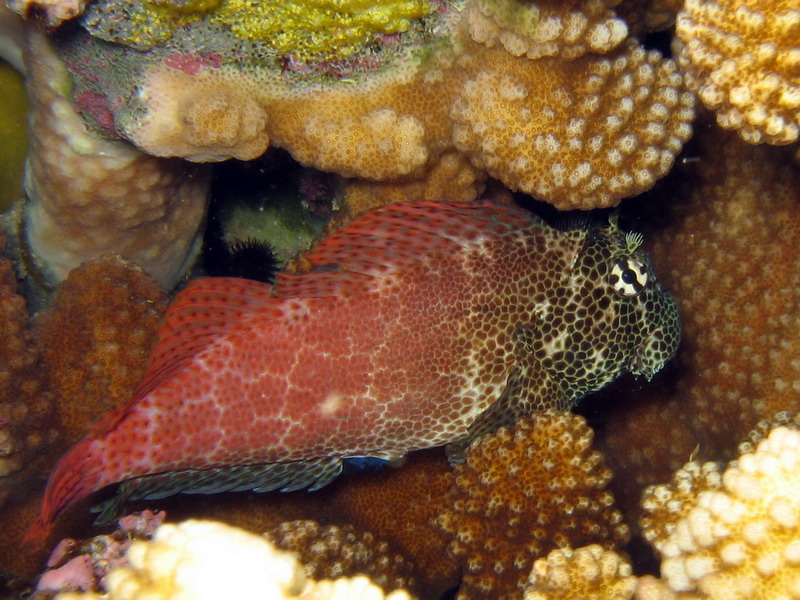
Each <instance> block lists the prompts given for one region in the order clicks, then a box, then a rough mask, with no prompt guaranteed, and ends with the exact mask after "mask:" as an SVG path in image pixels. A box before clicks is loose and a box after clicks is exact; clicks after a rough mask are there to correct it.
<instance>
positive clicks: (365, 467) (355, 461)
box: [344, 456, 389, 473]
mask: <svg viewBox="0 0 800 600" xmlns="http://www.w3.org/2000/svg"><path fill="white" fill-rule="evenodd" d="M388 464H389V461H388V460H387V459H385V458H378V457H377V456H353V457H350V458H345V459H344V468H345V473H359V472H362V471H367V472H370V473H375V472H377V471H380V470H382V469H383V468H384V467H385V466H386V465H388Z"/></svg>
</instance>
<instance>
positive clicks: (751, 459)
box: [659, 427, 800, 600]
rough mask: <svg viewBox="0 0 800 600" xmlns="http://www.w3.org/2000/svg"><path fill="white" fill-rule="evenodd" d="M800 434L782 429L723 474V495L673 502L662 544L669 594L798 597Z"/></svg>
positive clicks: (729, 599) (699, 492)
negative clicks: (677, 508)
mask: <svg viewBox="0 0 800 600" xmlns="http://www.w3.org/2000/svg"><path fill="white" fill-rule="evenodd" d="M799 472H800V433H798V432H797V431H792V430H789V429H786V428H783V427H778V428H776V429H774V430H772V432H771V433H770V435H769V437H768V438H767V439H766V440H764V441H762V442H761V443H760V444H759V445H758V447H757V448H756V451H755V452H754V453H752V454H745V455H742V456H740V458H739V459H738V460H737V461H736V462H735V463H733V464H731V465H730V466H728V468H727V469H726V471H725V473H724V474H723V476H722V487H721V488H720V489H704V487H703V486H702V485H701V486H700V488H699V489H695V490H694V494H693V495H691V496H687V495H684V494H681V495H680V496H677V497H673V498H672V499H671V501H672V502H674V503H676V504H678V505H684V504H688V506H686V507H685V508H682V509H681V510H680V511H674V514H675V516H676V517H680V516H681V515H683V516H682V518H680V519H679V520H677V521H676V522H675V523H674V527H672V528H671V532H669V533H668V535H667V537H666V538H665V539H663V540H662V541H661V542H660V543H659V549H660V551H661V553H662V554H663V556H664V560H663V562H662V565H661V573H662V576H663V578H664V579H665V580H666V583H667V585H668V586H669V588H670V589H671V591H672V592H675V593H677V594H678V598H682V597H683V596H684V594H687V596H688V597H692V598H696V597H700V598H718V599H720V600H722V599H726V600H737V599H742V600H743V599H745V598H747V599H754V600H759V599H767V598H787V599H788V598H799V597H800V588H798V586H799V585H800V542H799V541H798V534H799V533H800V532H799V531H798V528H800V501H799V499H800V478H798V473H799Z"/></svg>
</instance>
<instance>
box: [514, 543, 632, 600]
mask: <svg viewBox="0 0 800 600" xmlns="http://www.w3.org/2000/svg"><path fill="white" fill-rule="evenodd" d="M635 589H636V577H634V576H633V569H631V566H630V565H629V564H628V563H627V562H626V561H625V560H624V559H623V558H622V557H621V556H620V555H619V554H617V553H616V552H614V551H613V550H608V549H607V548H603V547H602V546H600V545H598V544H592V545H590V546H583V547H581V548H578V549H577V550H572V549H571V548H558V549H556V550H553V551H552V552H551V553H550V554H548V555H547V558H540V559H539V560H537V561H536V562H535V563H533V570H532V571H531V575H530V583H529V585H528V587H526V588H525V596H524V600H560V599H563V600H570V599H572V598H581V599H582V600H628V598H630V597H631V596H632V595H633V592H634V590H635Z"/></svg>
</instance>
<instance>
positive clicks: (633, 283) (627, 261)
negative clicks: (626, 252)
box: [608, 256, 648, 298]
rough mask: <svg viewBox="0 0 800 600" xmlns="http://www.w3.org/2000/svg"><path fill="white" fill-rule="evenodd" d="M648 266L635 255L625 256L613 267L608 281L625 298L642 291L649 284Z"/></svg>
mask: <svg viewBox="0 0 800 600" xmlns="http://www.w3.org/2000/svg"><path fill="white" fill-rule="evenodd" d="M647 279H648V274H647V267H645V265H644V263H643V262H642V261H641V260H639V259H638V258H636V257H634V256H623V257H622V258H620V259H619V260H617V261H616V262H615V263H614V265H613V266H612V267H611V274H610V275H609V277H608V281H609V283H610V284H611V286H612V287H613V288H614V291H615V292H616V293H617V294H619V295H620V296H622V297H624V298H631V297H633V296H637V295H639V294H641V293H642V290H644V287H645V286H646V285H647Z"/></svg>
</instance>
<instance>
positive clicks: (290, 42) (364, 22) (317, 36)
mask: <svg viewBox="0 0 800 600" xmlns="http://www.w3.org/2000/svg"><path fill="white" fill-rule="evenodd" d="M430 11H431V7H430V5H429V4H428V2H426V1H425V0H386V1H383V2H375V1H374V0H292V1H290V2H262V1H261V0H229V1H227V2H225V3H224V5H223V6H222V7H221V10H220V12H219V16H218V20H219V21H220V22H222V23H224V24H226V25H228V26H229V27H230V28H231V31H232V32H233V33H234V35H236V36H237V37H240V38H244V39H249V40H263V41H265V42H267V43H269V44H270V45H271V46H273V47H274V48H275V49H276V50H277V51H278V52H279V53H281V54H293V55H295V56H297V57H299V58H302V59H325V58H346V57H348V56H350V55H352V54H353V53H354V52H356V51H357V50H358V49H359V48H360V47H362V46H364V45H365V44H367V43H369V42H370V40H372V38H373V37H374V36H376V35H383V34H391V33H401V32H403V31H407V30H408V28H409V27H410V22H411V21H412V20H414V19H419V18H422V17H424V16H425V15H427V14H428V13H430ZM243 14H245V15H246V17H245V18H242V15H243Z"/></svg>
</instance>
